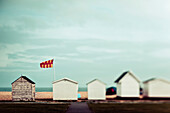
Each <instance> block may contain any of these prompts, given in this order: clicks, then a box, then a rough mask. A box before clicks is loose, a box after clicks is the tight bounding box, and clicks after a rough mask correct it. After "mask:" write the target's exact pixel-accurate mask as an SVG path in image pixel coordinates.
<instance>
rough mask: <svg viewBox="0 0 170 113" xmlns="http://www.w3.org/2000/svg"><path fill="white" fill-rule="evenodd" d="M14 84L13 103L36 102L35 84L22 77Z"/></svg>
mask: <svg viewBox="0 0 170 113" xmlns="http://www.w3.org/2000/svg"><path fill="white" fill-rule="evenodd" d="M11 84H12V101H35V83H34V82H33V81H32V80H30V79H29V78H27V77H26V76H21V77H19V78H18V79H17V80H15V81H14V82H12V83H11Z"/></svg>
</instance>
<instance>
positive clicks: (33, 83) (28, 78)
mask: <svg viewBox="0 0 170 113" xmlns="http://www.w3.org/2000/svg"><path fill="white" fill-rule="evenodd" d="M20 78H24V79H25V80H27V81H28V82H30V83H32V84H35V82H33V81H32V80H30V79H29V78H27V77H26V76H20V77H19V78H18V79H20ZM18 79H16V80H15V81H17V80H18ZM15 81H14V82H15ZM14 82H12V83H11V84H13V83H14Z"/></svg>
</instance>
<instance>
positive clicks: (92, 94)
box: [86, 79, 106, 100]
mask: <svg viewBox="0 0 170 113" xmlns="http://www.w3.org/2000/svg"><path fill="white" fill-rule="evenodd" d="M86 85H87V91H88V100H105V99H106V84H105V83H104V82H102V81H100V80H98V79H94V80H92V81H90V82H88V83H87V84H86Z"/></svg>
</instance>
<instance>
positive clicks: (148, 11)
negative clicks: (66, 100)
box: [0, 0, 170, 87]
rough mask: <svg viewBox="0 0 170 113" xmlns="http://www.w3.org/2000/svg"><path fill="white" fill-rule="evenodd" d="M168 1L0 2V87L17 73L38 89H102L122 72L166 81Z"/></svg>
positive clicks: (169, 26)
mask: <svg viewBox="0 0 170 113" xmlns="http://www.w3.org/2000/svg"><path fill="white" fill-rule="evenodd" d="M169 6H170V1H169V0H67V1H66V0H65V1H64V0H0V53H1V55H0V87H10V86H11V82H13V81H14V80H15V79H17V78H18V77H19V76H20V75H21V74H23V75H26V76H28V77H29V78H30V79H32V80H33V81H34V82H35V83H36V86H37V87H52V80H53V69H41V68H39V63H40V62H42V61H45V60H49V59H51V58H55V70H56V79H61V78H63V77H68V78H70V79H73V80H75V81H77V82H79V85H80V86H85V85H86V83H87V82H89V81H91V80H92V79H95V78H98V79H100V80H102V81H103V82H105V83H106V84H107V86H112V85H115V84H114V80H115V79H116V78H117V77H118V76H120V74H122V73H123V72H124V71H127V70H131V71H132V72H133V73H134V74H135V75H136V76H137V77H138V78H139V79H140V80H141V81H144V80H147V79H149V78H152V77H157V78H163V79H167V80H170V69H169V68H170V7H169Z"/></svg>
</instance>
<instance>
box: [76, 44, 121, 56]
mask: <svg viewBox="0 0 170 113" xmlns="http://www.w3.org/2000/svg"><path fill="white" fill-rule="evenodd" d="M77 51H78V52H80V53H94V54H95V53H120V52H122V50H119V49H108V48H100V47H99V48H96V47H89V46H80V47H77Z"/></svg>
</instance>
